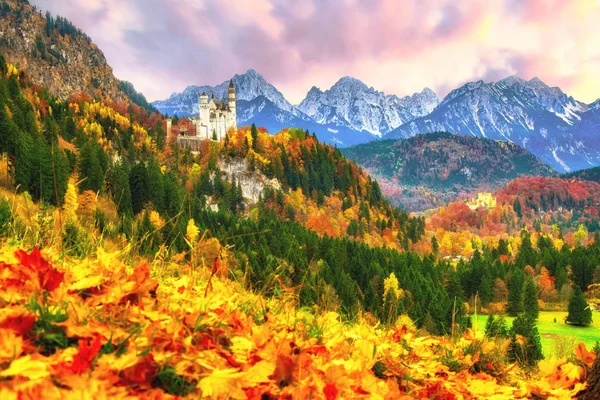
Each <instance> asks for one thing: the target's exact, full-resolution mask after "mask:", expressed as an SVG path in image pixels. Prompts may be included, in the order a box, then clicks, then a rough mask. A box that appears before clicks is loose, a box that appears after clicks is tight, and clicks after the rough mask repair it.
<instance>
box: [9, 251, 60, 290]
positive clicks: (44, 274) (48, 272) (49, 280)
mask: <svg viewBox="0 0 600 400" xmlns="http://www.w3.org/2000/svg"><path fill="white" fill-rule="evenodd" d="M15 256H16V257H17V258H18V259H19V262H20V263H21V265H22V266H23V267H26V268H28V269H30V270H31V271H33V272H36V273H37V277H38V282H39V286H40V288H41V289H45V290H48V291H50V292H52V291H53V290H55V289H56V288H58V287H59V286H60V284H61V283H62V282H63V280H64V274H63V273H62V272H59V271H58V270H57V269H55V268H54V267H53V266H52V265H51V264H50V263H49V262H48V261H46V260H44V259H43V258H42V253H40V250H39V249H38V248H37V247H34V248H33V250H32V251H31V253H30V254H27V253H26V252H25V251H23V250H17V252H16V253H15Z"/></svg>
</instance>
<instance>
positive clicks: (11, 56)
mask: <svg viewBox="0 0 600 400" xmlns="http://www.w3.org/2000/svg"><path fill="white" fill-rule="evenodd" d="M0 17H1V18H0V52H2V53H3V54H4V56H5V58H6V59H7V61H8V62H10V63H12V64H14V65H16V66H17V67H18V68H19V70H24V71H26V72H27V74H28V76H29V78H30V79H31V80H32V81H33V82H34V83H37V84H40V85H44V86H46V87H47V88H48V90H49V91H50V92H51V93H52V94H54V95H56V96H58V97H60V98H61V99H66V98H67V97H68V96H69V95H70V94H72V93H74V92H85V93H88V94H90V95H92V96H99V97H101V98H104V99H112V100H125V99H126V98H127V96H126V95H125V94H124V93H123V92H122V90H121V89H120V87H119V82H118V80H117V79H116V78H115V77H114V75H113V72H112V68H111V67H109V66H108V64H107V63H106V58H105V57H104V54H103V53H102V51H100V49H98V47H96V45H95V44H94V43H92V42H91V40H90V38H89V37H88V36H87V35H85V34H84V33H82V32H81V31H80V30H78V29H77V28H75V27H74V26H73V25H71V23H70V22H69V21H67V20H66V19H63V18H52V19H51V20H50V22H48V20H47V19H46V18H45V17H43V16H41V15H40V11H39V10H38V9H36V8H35V7H32V6H30V5H29V4H26V3H24V2H22V1H15V0H2V2H1V3H0Z"/></svg>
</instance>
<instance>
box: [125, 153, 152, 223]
mask: <svg viewBox="0 0 600 400" xmlns="http://www.w3.org/2000/svg"><path fill="white" fill-rule="evenodd" d="M147 182H148V178H147V175H146V166H145V165H144V164H143V163H139V164H136V165H135V166H134V167H133V168H132V169H131V173H130V174H129V188H130V189H131V206H132V208H133V214H134V215H135V214H137V213H139V212H140V211H142V209H143V208H144V205H145V204H146V202H148V200H149V195H148V183H147Z"/></svg>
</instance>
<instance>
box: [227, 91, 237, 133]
mask: <svg viewBox="0 0 600 400" xmlns="http://www.w3.org/2000/svg"><path fill="white" fill-rule="evenodd" d="M227 97H228V98H227V100H228V105H229V112H230V115H229V118H230V126H227V127H226V129H228V128H230V127H233V128H234V129H237V113H236V109H235V86H233V79H232V80H230V81H229V89H228V96H227Z"/></svg>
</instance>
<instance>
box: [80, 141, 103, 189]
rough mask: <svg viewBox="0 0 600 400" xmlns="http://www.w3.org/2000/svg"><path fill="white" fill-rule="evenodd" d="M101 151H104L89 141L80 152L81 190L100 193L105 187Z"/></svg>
mask: <svg viewBox="0 0 600 400" xmlns="http://www.w3.org/2000/svg"><path fill="white" fill-rule="evenodd" d="M99 151H102V149H100V148H99V146H98V145H97V144H95V143H93V142H90V141H88V142H87V143H86V144H84V145H83V146H82V147H81V151H80V152H79V179H80V180H81V183H80V184H79V189H80V190H81V191H84V190H91V191H93V192H99V191H101V190H102V188H103V186H104V170H103V169H102V164H101V160H100V157H99Z"/></svg>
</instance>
